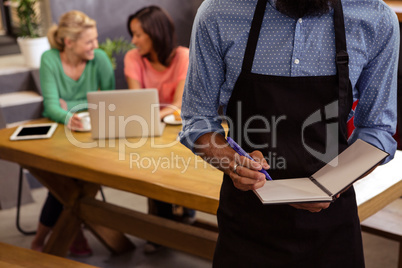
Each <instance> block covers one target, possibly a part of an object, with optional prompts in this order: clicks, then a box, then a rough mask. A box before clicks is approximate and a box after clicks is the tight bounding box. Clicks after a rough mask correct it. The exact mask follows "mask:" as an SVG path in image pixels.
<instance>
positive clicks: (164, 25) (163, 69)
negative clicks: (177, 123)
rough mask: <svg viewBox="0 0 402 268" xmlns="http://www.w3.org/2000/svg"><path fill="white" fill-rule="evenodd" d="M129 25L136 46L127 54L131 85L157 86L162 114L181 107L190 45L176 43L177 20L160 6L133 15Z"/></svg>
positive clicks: (127, 78) (126, 66)
mask: <svg viewBox="0 0 402 268" xmlns="http://www.w3.org/2000/svg"><path fill="white" fill-rule="evenodd" d="M127 27H128V31H129V33H130V35H131V36H132V43H133V44H134V45H135V46H136V48H135V49H132V50H130V51H129V52H127V54H126V55H125V58H124V74H125V76H126V80H127V84H128V87H129V88H131V89H141V88H156V89H158V91H159V102H160V104H161V106H162V109H161V112H160V115H161V118H163V117H165V116H166V115H168V114H171V113H173V111H174V109H173V108H176V109H180V108H181V99H182V95H183V89H184V81H185V79H186V75H187V68H188V48H185V47H181V46H177V45H176V35H175V30H174V24H173V21H172V19H171V18H170V16H169V15H168V14H167V13H166V11H164V10H163V9H161V8H159V7H157V6H149V7H145V8H143V9H141V10H139V11H137V12H136V13H135V14H133V15H131V16H130V17H129V18H128V21H127Z"/></svg>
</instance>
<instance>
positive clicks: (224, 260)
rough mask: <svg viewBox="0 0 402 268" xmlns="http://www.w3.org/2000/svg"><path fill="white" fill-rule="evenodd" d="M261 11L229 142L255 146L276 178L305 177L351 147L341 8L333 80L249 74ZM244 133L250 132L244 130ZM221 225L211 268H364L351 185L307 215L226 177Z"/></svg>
mask: <svg viewBox="0 0 402 268" xmlns="http://www.w3.org/2000/svg"><path fill="white" fill-rule="evenodd" d="M266 5H267V0H259V1H258V4H257V7H256V11H255V14H254V18H253V21H252V26H251V30H250V34H249V39H248V43H247V47H246V51H245V56H244V60H243V66H242V71H241V73H240V75H239V78H238V80H237V82H236V84H235V87H234V89H233V93H232V96H231V98H230V100H229V103H228V107H227V116H228V118H230V119H231V120H232V122H233V125H232V126H231V127H230V130H229V136H231V137H232V138H233V139H234V140H236V141H237V142H238V143H239V144H240V145H241V146H242V147H243V148H244V149H245V150H246V151H248V152H251V151H254V150H255V149H256V147H258V148H257V149H258V150H260V151H262V153H263V154H264V156H265V157H266V158H267V159H268V162H269V164H270V165H271V169H270V170H268V173H270V175H271V177H272V178H273V179H286V178H294V177H308V176H310V175H312V174H313V173H314V172H316V171H317V170H318V169H319V168H321V167H322V166H324V165H325V162H328V158H333V157H335V156H336V155H337V154H338V153H340V152H341V151H343V150H344V149H345V148H347V146H348V143H347V131H346V121H347V118H348V114H349V112H350V110H351V107H352V88H351V84H350V81H349V69H348V54H347V50H346V38H345V27H344V19H343V11H342V6H341V2H340V1H338V4H337V6H336V7H335V8H334V26H335V41H336V52H337V55H336V65H337V74H336V75H333V76H315V77H278V76H270V75H260V74H253V73H251V68H252V64H253V59H254V54H255V50H256V47H257V41H258V36H259V32H260V28H261V25H262V21H263V17H264V13H265V8H266ZM334 112H335V113H336V116H335V117H334ZM313 115H314V116H315V117H314V116H313ZM317 116H318V119H320V120H318V119H317ZM262 118H265V120H263V119H262ZM267 122H268V123H269V126H267ZM333 126H337V127H336V128H335V132H334V131H333V130H334V128H333ZM245 127H247V129H251V131H250V132H244V129H245ZM256 129H259V130H261V131H260V132H258V131H256ZM328 137H330V138H328ZM334 137H335V138H336V140H334ZM261 145H263V146H261ZM314 152H315V155H314ZM320 155H321V156H323V157H322V158H320V157H318V158H317V156H320ZM218 224H219V238H218V242H217V246H216V251H215V256H214V262H213V263H214V267H216V268H221V267H253V268H255V267H309V268H312V267H323V268H327V267H336V268H339V267H342V268H345V267H351V268H352V267H353V268H358V267H364V259H363V249H362V242H361V232H360V223H359V219H358V215H357V206H356V199H355V193H354V189H353V187H352V188H350V189H349V190H348V191H346V192H345V193H343V194H342V195H341V197H340V198H339V199H337V200H336V201H335V202H333V203H332V204H331V205H330V207H329V208H328V209H325V210H322V211H321V212H319V213H312V212H309V211H306V210H299V209H295V208H293V207H291V206H290V205H262V204H261V202H260V201H259V199H258V198H257V197H256V196H255V194H254V193H253V192H252V191H246V192H244V191H240V190H238V189H237V188H235V187H234V185H233V183H232V180H231V179H230V177H228V176H227V175H225V176H224V179H223V183H222V188H221V194H220V204H219V209H218Z"/></svg>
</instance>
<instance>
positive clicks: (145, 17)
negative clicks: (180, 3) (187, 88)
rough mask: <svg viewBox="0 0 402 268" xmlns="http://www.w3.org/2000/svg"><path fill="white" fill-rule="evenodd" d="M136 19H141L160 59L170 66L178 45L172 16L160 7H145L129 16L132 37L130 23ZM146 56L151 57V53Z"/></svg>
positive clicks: (128, 21)
mask: <svg viewBox="0 0 402 268" xmlns="http://www.w3.org/2000/svg"><path fill="white" fill-rule="evenodd" d="M134 19H138V20H139V21H140V23H141V27H142V29H143V31H144V32H145V33H146V34H148V35H149V37H150V38H151V40H152V44H153V48H154V50H155V52H156V54H157V55H158V60H159V61H160V62H161V63H162V64H163V65H165V66H169V64H170V60H171V55H172V52H173V50H174V49H175V48H176V47H177V45H176V33H175V29H174V24H173V20H172V18H171V17H170V16H169V14H168V13H167V12H166V11H165V10H163V9H162V8H160V7H157V6H148V7H144V8H143V9H140V10H138V11H137V12H136V13H134V14H132V15H130V16H129V17H128V20H127V29H128V32H129V33H130V35H131V37H132V36H133V32H132V31H131V28H130V24H131V22H132V21H133V20H134ZM146 57H147V58H148V59H149V55H146Z"/></svg>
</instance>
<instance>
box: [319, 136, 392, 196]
mask: <svg viewBox="0 0 402 268" xmlns="http://www.w3.org/2000/svg"><path fill="white" fill-rule="evenodd" d="M387 155H388V154H387V153H385V152H383V151H381V150H379V149H378V148H376V147H374V146H372V145H371V144H368V143H366V142H364V141H362V140H360V139H359V140H357V141H356V142H354V143H353V144H352V145H350V146H349V147H348V148H347V149H346V150H345V151H343V152H342V153H341V154H339V155H338V157H337V158H335V159H334V160H332V161H331V162H330V163H328V164H327V165H325V166H324V167H323V168H321V169H320V170H319V171H317V172H316V173H314V174H313V175H312V177H314V178H315V179H316V180H317V181H318V182H319V183H320V184H321V185H323V186H324V187H325V188H327V189H328V190H329V191H330V192H331V193H332V194H336V193H338V192H340V191H341V190H343V189H344V188H345V187H346V186H348V185H349V184H352V183H353V182H355V181H356V180H357V179H358V178H360V177H361V176H362V175H363V174H364V173H366V172H367V171H369V170H370V169H371V168H372V167H373V166H375V165H376V164H378V163H379V162H380V161H382V159H384V158H385V157H386V156H387Z"/></svg>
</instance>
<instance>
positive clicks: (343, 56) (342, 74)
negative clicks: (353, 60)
mask: <svg viewBox="0 0 402 268" xmlns="http://www.w3.org/2000/svg"><path fill="white" fill-rule="evenodd" d="M334 26H335V47H336V69H337V72H338V83H339V100H340V102H339V105H340V107H339V108H341V106H345V105H348V101H349V98H348V95H350V94H351V92H348V89H349V55H348V52H347V48H346V34H345V22H344V17H343V10H342V2H341V0H339V1H337V3H336V5H335V6H334Z"/></svg>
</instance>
